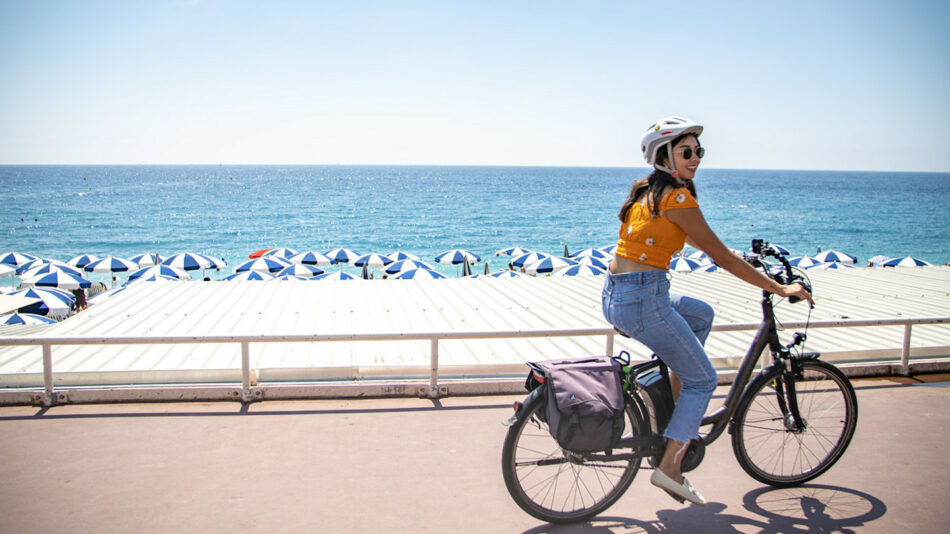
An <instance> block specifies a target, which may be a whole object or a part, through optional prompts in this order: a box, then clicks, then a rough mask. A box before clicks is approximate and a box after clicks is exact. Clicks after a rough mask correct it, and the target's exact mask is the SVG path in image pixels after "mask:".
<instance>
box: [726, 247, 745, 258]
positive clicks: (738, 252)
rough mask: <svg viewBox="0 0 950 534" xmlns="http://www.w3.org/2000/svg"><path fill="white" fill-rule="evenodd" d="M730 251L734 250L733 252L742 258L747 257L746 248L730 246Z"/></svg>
mask: <svg viewBox="0 0 950 534" xmlns="http://www.w3.org/2000/svg"><path fill="white" fill-rule="evenodd" d="M729 252H732V253H733V254H735V255H736V256H739V257H740V258H745V257H746V253H745V251H744V250H739V249H737V248H730V249H729Z"/></svg>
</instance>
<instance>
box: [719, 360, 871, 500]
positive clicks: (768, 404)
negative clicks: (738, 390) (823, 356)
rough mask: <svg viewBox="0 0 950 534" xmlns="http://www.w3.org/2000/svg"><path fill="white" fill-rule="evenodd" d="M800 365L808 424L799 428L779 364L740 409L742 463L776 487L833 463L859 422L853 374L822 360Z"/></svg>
mask: <svg viewBox="0 0 950 534" xmlns="http://www.w3.org/2000/svg"><path fill="white" fill-rule="evenodd" d="M800 364H801V366H802V375H801V376H800V377H797V378H796V379H795V385H794V387H795V393H796V397H797V399H798V411H799V414H800V416H801V418H802V421H803V423H804V428H796V427H795V423H794V420H793V417H792V416H791V414H790V413H789V410H788V399H787V394H786V392H787V388H786V385H785V378H784V377H783V376H782V369H781V368H779V367H775V368H773V369H771V370H768V371H767V372H765V373H763V374H760V375H759V376H757V377H756V379H755V380H753V381H752V384H750V385H749V388H748V390H747V391H746V393H745V394H744V395H743V397H742V400H741V401H740V402H739V407H738V408H737V410H736V415H735V421H734V427H733V431H732V449H733V451H734V452H735V454H736V459H737V460H738V461H739V465H741V466H742V468H743V469H745V471H746V473H748V474H749V475H750V476H751V477H752V478H754V479H756V480H758V481H759V482H764V483H766V484H769V485H771V486H775V487H789V486H797V485H799V484H802V483H804V482H807V481H809V480H812V479H813V478H815V477H817V476H819V475H821V474H822V473H824V472H825V471H827V470H828V469H829V468H831V466H832V465H834V463H835V462H837V461H838V458H840V457H841V455H842V454H844V451H845V449H847V448H848V444H849V443H850V442H851V437H852V436H854V429H855V427H856V426H857V422H858V398H857V396H856V395H855V393H854V388H852V387H851V382H850V381H849V380H848V378H847V377H846V376H844V374H843V373H842V372H841V371H840V370H838V368H837V367H835V366H833V365H831V364H829V363H826V362H823V361H821V360H804V361H802V362H800Z"/></svg>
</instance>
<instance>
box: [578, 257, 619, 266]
mask: <svg viewBox="0 0 950 534" xmlns="http://www.w3.org/2000/svg"><path fill="white" fill-rule="evenodd" d="M571 259H573V260H576V261H577V264H578V265H590V266H591V267H596V268H598V269H607V267H608V265H610V262H611V259H610V256H608V257H606V258H603V259H601V258H595V257H593V256H580V257H576V258H571Z"/></svg>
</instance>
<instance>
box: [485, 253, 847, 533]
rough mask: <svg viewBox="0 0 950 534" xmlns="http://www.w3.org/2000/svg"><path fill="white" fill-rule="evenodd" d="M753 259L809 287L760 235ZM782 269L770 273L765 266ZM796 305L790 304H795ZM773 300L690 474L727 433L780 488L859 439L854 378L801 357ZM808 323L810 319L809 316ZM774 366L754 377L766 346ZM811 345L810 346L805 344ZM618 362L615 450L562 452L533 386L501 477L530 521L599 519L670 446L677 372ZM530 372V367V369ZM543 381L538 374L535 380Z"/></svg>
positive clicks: (688, 457) (540, 392)
mask: <svg viewBox="0 0 950 534" xmlns="http://www.w3.org/2000/svg"><path fill="white" fill-rule="evenodd" d="M752 251H753V254H751V255H749V256H747V257H746V260H747V261H749V262H750V263H751V264H752V265H753V266H755V267H756V268H761V269H762V270H763V272H764V273H765V274H766V276H769V277H771V278H772V279H774V280H776V281H777V282H779V283H780V284H783V285H787V284H793V283H800V284H802V285H803V286H805V288H806V289H808V291H809V292H811V282H810V281H809V280H808V278H807V277H806V276H805V275H804V273H801V272H800V271H799V272H793V269H792V266H791V265H790V264H789V263H788V260H787V259H786V258H785V256H783V255H782V254H781V253H780V252H779V251H778V249H776V248H774V247H773V246H772V245H770V244H768V243H766V242H764V241H762V240H759V239H756V240H753V242H752ZM765 257H772V258H775V259H776V260H778V261H779V262H780V264H781V266H780V268H772V269H770V266H769V265H768V264H766V263H765V262H764V261H763V258H765ZM797 300H798V299H794V298H790V299H789V301H790V302H795V301H797ZM773 306H774V304H773V295H772V294H771V293H769V292H766V291H763V295H762V323H761V324H760V326H759V329H758V332H757V333H756V335H755V337H754V338H753V340H752V343H751V345H750V347H749V349H748V352H747V353H746V355H745V357H744V358H743V360H742V363H741V364H740V365H739V369H738V372H737V374H736V378H735V380H734V382H733V383H732V386H731V387H730V389H729V393H728V395H727V396H726V399H725V400H724V402H723V405H722V406H721V407H719V408H718V409H716V410H715V411H714V412H712V413H711V414H709V415H706V416H705V417H704V418H703V420H702V423H701V429H704V428H705V427H709V428H708V430H706V431H705V434H702V432H701V434H702V435H701V437H700V438H699V439H694V440H692V441H691V442H690V444H689V449H688V451H687V453H686V454H685V455H684V458H683V462H682V465H681V467H682V471H683V472H687V471H690V470H692V469H695V468H696V467H697V466H699V464H700V462H702V459H703V456H704V454H705V448H706V446H707V445H709V444H711V443H712V442H714V441H715V440H716V439H717V438H719V436H720V435H722V433H723V432H724V431H725V430H726V429H728V430H729V433H730V434H731V435H732V448H733V451H734V453H735V455H736V459H737V460H738V461H739V464H740V465H741V466H742V468H743V469H744V470H745V472H746V473H748V474H749V475H750V476H751V477H752V478H754V479H755V480H758V481H760V482H763V483H765V484H769V485H771V486H774V487H790V486H796V485H799V484H802V483H804V482H807V481H809V480H812V479H814V478H816V477H818V476H819V475H821V474H822V473H824V472H825V471H827V470H828V469H829V468H831V466H832V465H834V464H835V462H837V461H838V459H839V458H840V457H841V455H842V454H843V453H844V451H845V449H847V447H848V444H849V443H850V441H851V438H852V436H853V435H854V431H855V427H856V425H857V418H858V400H857V396H856V395H855V393H854V388H853V387H852V386H851V382H850V381H849V380H848V378H847V377H846V376H845V375H844V373H842V372H841V371H840V370H839V369H838V368H837V367H835V366H834V365H832V364H830V363H827V362H825V361H822V360H819V359H818V358H819V356H820V354H819V353H817V352H802V351H801V348H799V347H800V346H801V345H803V344H804V342H805V339H806V337H807V325H806V333H798V332H796V333H795V334H794V336H793V340H792V341H791V342H790V343H788V344H784V345H783V344H782V343H781V341H780V340H779V336H778V331H777V327H776V320H775V314H774V311H773ZM809 317H810V315H809ZM766 348H768V349H769V354H770V355H771V358H772V363H771V364H770V365H768V366H766V367H765V368H764V369H762V370H761V371H760V372H759V373H758V374H757V375H755V377H753V376H752V373H753V371H754V369H755V368H756V366H757V365H758V362H759V360H760V359H761V357H762V354H763V352H764V351H765V349H766ZM802 348H803V347H802ZM624 354H626V352H622V353H621V355H620V356H619V357H614V358H615V359H618V361H619V362H620V363H621V364H622V372H623V374H624V397H625V407H624V412H625V418H626V421H625V422H626V426H625V430H624V433H623V435H622V436H621V437H620V439H619V441H618V442H617V444H616V445H615V447H614V448H613V449H612V450H608V451H603V452H597V453H586V452H576V451H570V450H565V449H562V448H561V447H560V446H559V445H558V443H557V441H555V440H554V438H553V437H551V435H550V433H549V432H548V430H547V424H546V423H545V416H544V408H545V400H544V399H545V395H544V388H545V386H544V384H543V383H539V384H538V385H537V387H535V388H534V389H532V390H531V391H530V393H529V394H528V396H527V397H526V398H525V400H524V401H523V402H517V403H515V414H514V415H513V416H512V417H511V418H510V419H509V420H508V421H506V423H505V424H507V425H508V426H509V428H508V432H507V435H506V437H505V443H504V447H503V449H502V473H503V475H504V479H505V485H506V486H507V488H508V492H509V493H510V494H511V497H512V498H513V499H514V501H515V502H516V503H517V504H518V506H520V507H521V508H522V509H523V510H524V511H526V512H527V513H529V514H531V515H532V516H534V517H536V518H538V519H541V520H544V521H548V522H552V523H567V522H573V521H581V520H585V519H589V518H591V517H594V516H596V515H598V514H600V513H601V512H603V511H604V510H606V509H607V508H609V507H610V506H611V505H612V504H613V503H614V502H616V501H617V499H619V498H620V497H621V496H622V495H623V494H624V492H626V490H627V489H628V488H629V486H630V484H631V483H632V482H633V479H634V477H635V476H636V474H637V471H638V470H639V469H640V466H641V463H642V460H643V459H644V458H647V459H648V460H649V462H650V463H651V464H652V465H654V466H655V465H659V460H660V458H661V457H662V455H663V452H664V449H665V438H663V436H662V431H663V429H665V427H666V424H667V423H668V422H669V419H670V416H671V415H672V411H673V408H674V406H675V403H674V400H673V394H672V390H671V388H670V382H669V372H668V370H667V367H666V365H664V364H663V362H662V361H660V360H659V359H658V358H656V355H654V357H653V359H651V360H649V361H646V362H642V363H637V364H631V363H630V359H629V354H627V356H626V358H623V355H624ZM529 366H530V364H529ZM531 376H533V377H534V379H535V380H537V381H538V382H541V381H542V380H543V376H540V375H539V374H538V373H537V370H535V369H533V370H532V374H531V375H529V380H530V377H531Z"/></svg>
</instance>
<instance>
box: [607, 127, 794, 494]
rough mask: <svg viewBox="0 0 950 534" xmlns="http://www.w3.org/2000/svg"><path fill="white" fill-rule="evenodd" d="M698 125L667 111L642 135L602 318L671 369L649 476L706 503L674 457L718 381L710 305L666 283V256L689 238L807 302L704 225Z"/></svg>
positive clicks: (755, 279) (743, 273) (756, 281)
mask: <svg viewBox="0 0 950 534" xmlns="http://www.w3.org/2000/svg"><path fill="white" fill-rule="evenodd" d="M702 132H703V127H702V126H701V125H699V124H697V123H695V122H693V121H690V120H687V119H683V118H679V117H667V118H664V119H660V120H659V121H657V122H655V123H653V124H652V125H650V127H649V128H648V129H647V131H646V133H645V134H644V135H643V139H642V141H641V144H640V148H641V150H642V152H643V158H644V159H645V160H646V162H647V163H648V164H649V165H652V166H653V167H654V170H653V172H652V173H651V174H650V175H649V176H647V177H646V178H643V179H641V180H638V181H636V182H635V183H634V184H633V186H632V187H631V189H630V195H629V196H628V198H627V200H626V201H625V202H624V203H623V205H622V206H621V208H620V213H619V215H618V217H619V219H620V221H621V225H620V238H619V239H618V240H617V249H616V251H615V258H614V260H613V261H612V262H611V264H610V271H609V273H608V274H607V276H606V280H605V281H604V289H603V294H602V298H603V301H602V302H603V313H604V317H605V318H606V319H607V321H608V322H610V323H611V324H612V325H613V326H614V327H615V328H616V329H617V330H618V331H619V332H620V333H622V334H624V335H627V336H629V337H632V338H634V339H636V340H637V341H639V342H641V343H643V344H644V345H646V346H647V347H648V348H649V349H650V350H652V351H653V352H655V353H656V354H657V356H659V357H660V359H662V360H663V362H664V363H665V364H666V365H667V366H668V367H669V368H670V370H671V371H672V372H673V374H675V377H676V378H677V379H676V380H673V383H674V385H673V388H674V395H676V390H679V391H678V398H677V402H676V408H675V409H674V410H673V416H672V417H671V419H670V422H669V425H668V426H667V427H666V429H665V430H664V432H663V435H664V437H666V439H667V442H666V451H665V453H664V455H663V458H662V460H661V461H660V464H659V465H658V466H656V469H654V471H653V476H651V477H650V482H651V483H652V484H653V485H654V486H658V487H660V488H661V489H663V490H665V491H667V492H668V493H670V495H672V496H674V498H677V499H678V500H679V499H685V500H688V501H690V502H692V503H694V504H706V499H705V498H704V497H703V496H702V495H701V494H700V493H699V492H698V491H696V490H695V489H693V487H692V486H691V485H690V484H689V482H688V481H687V480H686V478H685V477H683V474H682V471H681V469H680V465H681V462H682V460H683V455H684V454H685V453H686V450H687V448H688V446H689V441H690V440H691V439H695V438H697V437H699V424H700V422H701V421H702V418H703V415H704V414H705V412H706V407H707V405H708V404H709V399H710V398H711V397H712V394H713V391H715V389H716V385H717V383H718V380H717V376H716V370H715V369H714V368H713V366H712V364H711V363H710V361H709V357H708V356H707V355H706V352H705V350H704V349H703V345H704V344H705V342H706V337H707V336H708V335H709V331H710V329H711V328H712V322H713V309H712V307H710V306H709V305H708V304H706V303H705V302H703V301H701V300H697V299H694V298H690V297H686V296H682V295H677V294H672V293H670V292H669V289H670V282H669V274H668V273H669V264H670V259H671V258H672V256H674V255H675V254H677V253H679V252H680V250H681V249H682V248H683V245H684V243H689V244H690V245H691V246H693V247H695V248H697V249H699V250H701V251H703V252H705V253H706V254H707V255H709V256H710V257H711V258H712V259H713V261H715V262H716V263H717V264H718V265H719V266H720V267H722V268H723V269H725V270H727V271H729V272H730V273H732V274H734V275H735V276H736V277H738V278H739V279H741V280H743V281H745V282H748V283H750V284H752V285H754V286H756V287H759V288H762V289H764V290H765V291H769V292H772V293H775V294H777V295H780V296H782V297H790V296H793V295H794V296H797V297H799V298H801V299H803V300H808V301H809V302H811V295H810V294H809V293H808V291H807V290H805V288H803V287H802V286H801V285H799V284H792V285H788V286H783V285H781V284H779V283H777V282H775V281H774V280H772V279H770V278H768V277H766V276H765V275H763V274H762V273H760V272H759V271H757V270H756V269H755V268H754V267H752V266H751V265H749V264H748V263H746V262H745V261H744V260H743V259H742V258H741V257H739V256H737V255H735V254H733V253H732V252H730V250H729V249H728V248H726V245H725V244H723V242H722V241H721V240H720V239H719V237H718V236H716V234H715V233H714V232H713V231H712V229H710V228H709V225H707V224H706V219H705V218H704V217H703V213H702V211H701V210H700V209H699V204H698V203H697V201H696V186H695V185H694V184H693V178H694V177H695V176H696V170H697V169H698V168H699V163H700V160H701V158H702V157H703V155H704V153H705V149H703V147H702V146H701V145H700V144H699V136H700V135H701V134H702ZM680 384H681V385H680Z"/></svg>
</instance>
